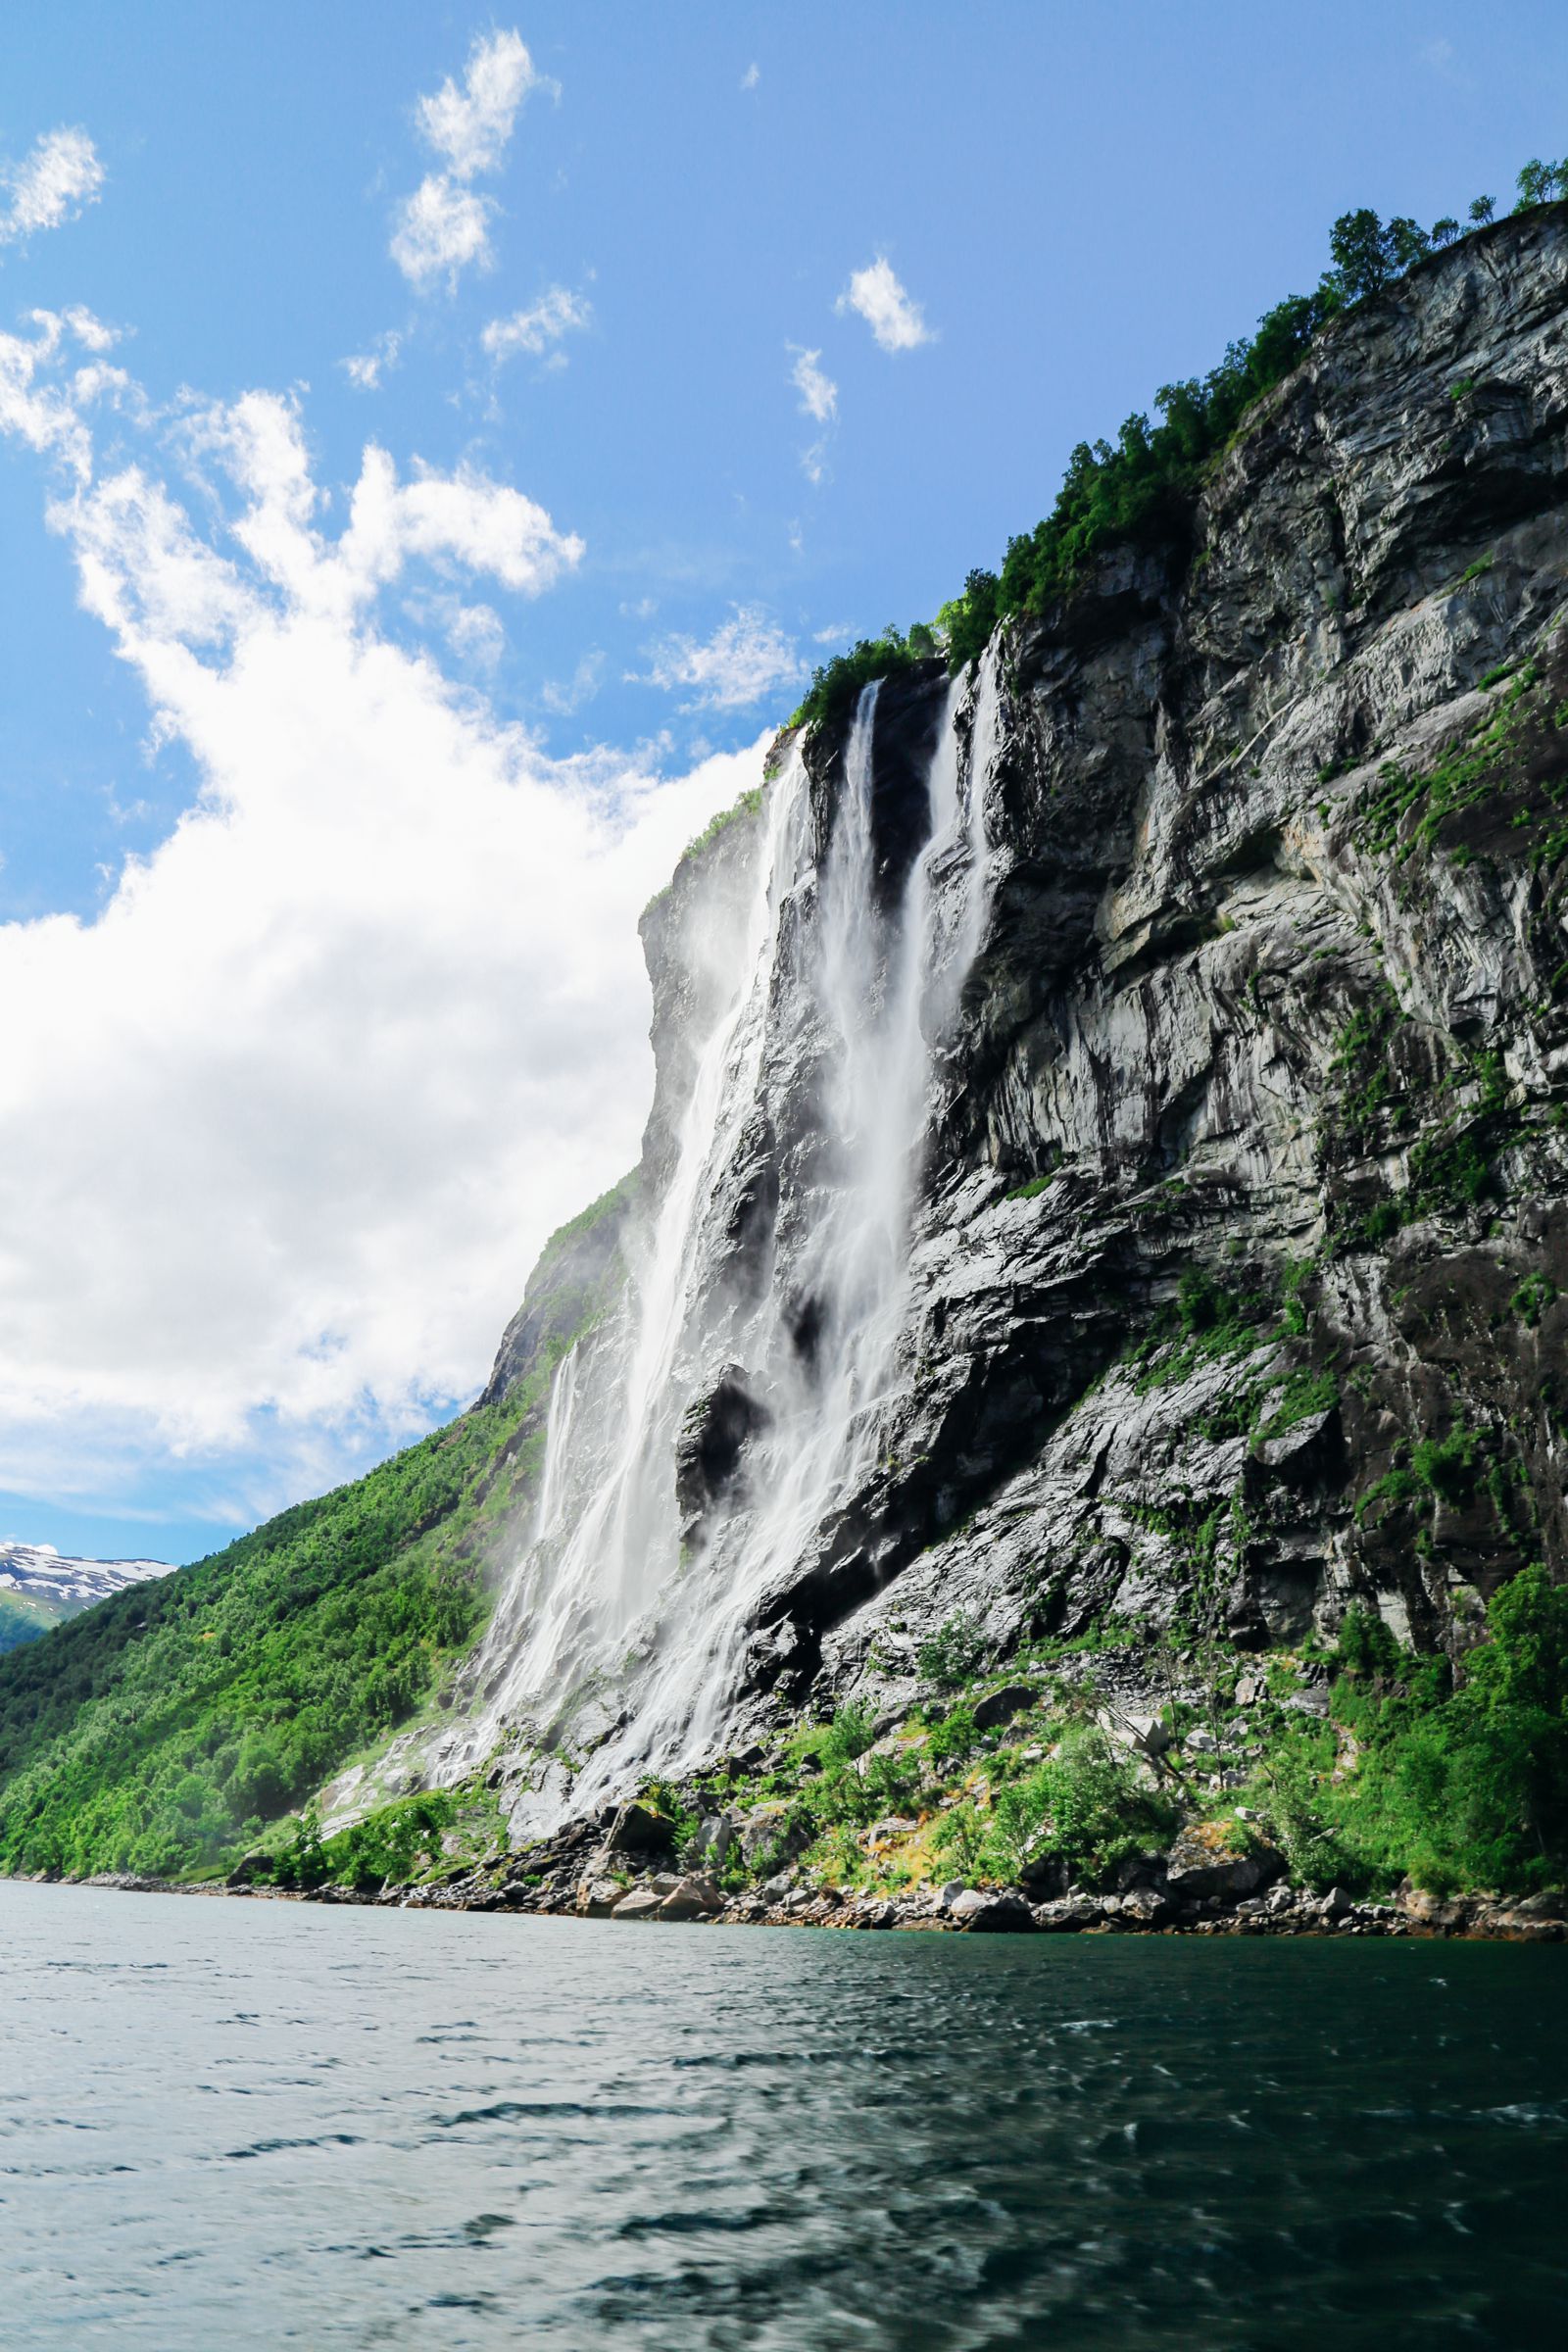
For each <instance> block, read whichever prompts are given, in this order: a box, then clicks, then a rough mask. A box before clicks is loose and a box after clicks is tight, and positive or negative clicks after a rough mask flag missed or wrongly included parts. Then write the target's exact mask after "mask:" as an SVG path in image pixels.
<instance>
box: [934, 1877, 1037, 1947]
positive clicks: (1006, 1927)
mask: <svg viewBox="0 0 1568 2352" xmlns="http://www.w3.org/2000/svg"><path fill="white" fill-rule="evenodd" d="M948 1917H949V1918H950V1919H951V1920H952V1921H953V1923H954V1925H955V1926H956V1927H959V1928H963V1929H965V1930H966V1931H967V1933H968V1934H969V1935H971V1936H1017V1935H1030V1934H1032V1933H1033V1931H1034V1924H1035V1920H1034V1913H1033V1912H1032V1911H1031V1910H1030V1908H1029V1906H1028V1904H1027V1903H1026V1902H1025V1901H1024V1899H1023V1896H1022V1895H1021V1894H1013V1893H1012V1892H1010V1890H1007V1889H1005V1888H1004V1889H998V1888H996V1887H965V1889H964V1891H963V1893H962V1894H960V1895H957V1896H956V1898H955V1899H954V1901H953V1902H952V1903H950V1904H949V1905H948Z"/></svg>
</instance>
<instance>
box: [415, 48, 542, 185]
mask: <svg viewBox="0 0 1568 2352" xmlns="http://www.w3.org/2000/svg"><path fill="white" fill-rule="evenodd" d="M541 78H542V77H541V76H540V75H539V74H538V73H536V72H535V71H534V63H533V59H532V58H531V57H530V56H529V55H528V51H527V49H526V47H525V46H524V44H523V42H522V41H521V39H520V38H519V37H518V35H517V33H516V32H515V31H513V32H493V33H491V35H490V36H489V38H488V39H486V38H485V37H484V36H483V35H482V34H481V35H480V37H479V38H478V39H477V40H476V41H475V42H474V44H473V47H472V48H471V49H470V50H469V52H468V64H467V70H466V73H465V74H464V76H463V87H462V89H461V90H460V89H459V88H458V86H457V84H456V82H455V81H453V79H452V77H451V75H450V74H449V75H448V77H447V79H446V80H445V81H444V82H443V83H442V84H441V87H440V88H439V89H438V90H435V91H432V92H431V93H430V95H429V96H427V97H424V98H421V99H420V100H419V103H418V108H417V122H418V125H419V131H420V135H421V136H422V138H423V139H424V141H425V144H426V145H427V146H429V147H433V148H434V149H435V151H436V153H437V155H440V156H444V157H445V158H446V162H447V168H448V170H449V171H450V172H452V173H453V175H454V176H455V177H456V178H458V179H472V178H474V177H475V176H476V175H477V174H478V173H479V172H495V171H497V170H499V168H500V165H501V162H502V159H503V157H504V156H505V154H506V151H507V145H508V142H509V141H510V139H511V137H512V127H513V124H514V123H515V121H516V117H517V109H518V107H519V106H520V105H521V104H522V102H523V100H524V98H526V97H527V95H528V92H529V91H530V90H531V89H536V88H537V87H538V86H539V85H540V81H541ZM545 86H546V87H549V86H551V85H549V84H546V85H545Z"/></svg>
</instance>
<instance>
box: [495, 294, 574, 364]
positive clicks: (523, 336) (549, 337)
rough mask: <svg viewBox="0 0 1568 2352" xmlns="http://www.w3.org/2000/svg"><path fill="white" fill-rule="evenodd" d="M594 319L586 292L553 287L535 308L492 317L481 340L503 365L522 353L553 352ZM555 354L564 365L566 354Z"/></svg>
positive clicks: (535, 304) (534, 354)
mask: <svg viewBox="0 0 1568 2352" xmlns="http://www.w3.org/2000/svg"><path fill="white" fill-rule="evenodd" d="M592 319H593V310H592V307H591V306H590V304H589V303H588V302H587V301H585V300H584V298H583V296H582V295H580V294H572V293H570V292H568V290H567V288H566V287H564V286H551V287H549V288H548V289H547V290H546V292H545V293H543V294H541V296H540V297H539V300H538V301H537V302H536V303H534V304H533V306H532V307H531V309H529V310H526V311H515V312H514V314H513V316H512V317H511V318H510V319H491V321H490V323H489V325H488V326H487V327H486V328H485V330H484V332H483V334H482V335H481V336H480V338H479V340H480V342H481V343H482V344H483V346H484V349H485V351H486V353H487V354H488V356H489V357H490V358H491V359H492V360H494V361H495V363H496V365H497V366H498V367H499V366H500V365H501V364H502V362H503V361H505V360H513V359H515V358H516V357H517V355H518V353H519V352H528V353H531V354H532V355H533V356H534V357H536V358H537V357H538V356H539V355H540V354H541V353H543V352H547V351H550V350H551V347H552V345H554V344H557V343H559V342H560V341H561V338H562V336H563V335H569V334H580V333H581V332H582V330H583V329H584V328H585V327H586V326H588V325H589V324H590V322H591V320H592ZM552 356H553V358H554V359H555V361H556V362H558V363H559V364H561V365H563V366H564V358H565V355H564V353H561V352H555V353H553V355H552Z"/></svg>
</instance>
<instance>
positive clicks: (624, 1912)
mask: <svg viewBox="0 0 1568 2352" xmlns="http://www.w3.org/2000/svg"><path fill="white" fill-rule="evenodd" d="M663 1906H664V1897H663V1896H662V1894H656V1893H655V1892H654V1889H653V1888H652V1887H633V1888H632V1890H631V1892H630V1894H626V1895H622V1897H621V1899H620V1901H619V1902H618V1903H617V1904H616V1905H615V1908H614V1909H613V1911H612V1913H611V1915H610V1916H611V1918H612V1919H658V1918H659V1917H660V1916H661V1914H662V1910H663Z"/></svg>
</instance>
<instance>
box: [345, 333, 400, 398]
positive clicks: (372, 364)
mask: <svg viewBox="0 0 1568 2352" xmlns="http://www.w3.org/2000/svg"><path fill="white" fill-rule="evenodd" d="M402 350H403V336H402V333H401V331H400V330H399V329H398V328H397V327H395V326H389V327H388V328H387V330H386V332H385V334H384V335H377V336H376V337H375V340H374V341H373V342H372V343H371V345H370V348H369V350H368V351H359V352H354V353H351V355H350V356H349V358H348V359H346V360H340V361H339V362H338V366H339V367H340V368H342V370H343V372H344V374H345V375H346V376H347V377H348V379H349V382H350V383H351V384H352V385H353V386H354V389H355V391H356V392H374V391H375V390H377V388H378V387H379V385H380V381H381V378H382V376H383V375H385V374H386V373H387V372H388V371H389V370H390V369H391V368H395V367H396V366H397V364H398V360H399V357H400V355H401V353H402Z"/></svg>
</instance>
